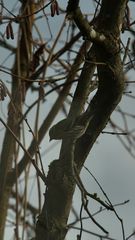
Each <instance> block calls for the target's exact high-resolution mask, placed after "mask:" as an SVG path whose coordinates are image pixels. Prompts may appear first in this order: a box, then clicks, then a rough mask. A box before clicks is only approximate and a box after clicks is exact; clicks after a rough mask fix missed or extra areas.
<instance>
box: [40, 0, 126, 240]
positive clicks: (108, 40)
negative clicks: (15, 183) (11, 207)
mask: <svg viewBox="0 0 135 240" xmlns="http://www.w3.org/2000/svg"><path fill="white" fill-rule="evenodd" d="M126 2H127V1H126V0H119V1H118V0H110V1H108V0H103V1H102V3H101V9H100V13H99V15H98V17H97V18H96V19H95V21H93V26H94V30H95V31H96V34H97V37H94V38H93V36H92V35H91V28H90V27H89V24H88V22H87V20H86V19H85V18H84V17H83V16H82V14H81V11H80V9H79V7H78V3H79V1H69V2H68V8H67V12H68V16H70V18H71V17H72V18H73V19H74V21H75V22H76V24H77V26H78V28H79V29H80V31H81V33H82V35H83V36H84V37H86V38H87V39H89V40H90V41H92V42H93V47H92V51H93V50H94V52H95V58H96V62H97V71H98V80H99V85H98V90H97V93H96V94H95V96H94V98H93V99H92V101H91V103H90V104H89V106H88V109H87V110H86V112H85V113H84V114H83V115H82V117H81V122H83V124H84V125H86V123H88V121H89V125H88V127H87V130H86V132H85V134H84V135H83V136H82V137H81V138H80V139H79V140H78V141H77V142H76V145H75V150H74V153H73V155H74V156H73V158H74V161H75V163H76V167H77V169H78V172H80V171H81V168H82V166H83V163H84V161H85V160H86V157H87V155H88V153H89V152H90V150H91V148H92V146H93V144H94V142H95V141H96V139H97V137H98V136H99V134H100V133H101V131H102V130H103V128H104V127H105V125H106V123H107V121H108V119H109V117H110V115H111V113H112V112H113V110H114V109H115V107H116V106H117V104H118V103H119V101H120V100H121V97H122V93H123V89H124V75H123V70H122V69H123V66H122V62H121V59H120V39H119V38H120V26H121V24H122V21H123V15H124V11H125V7H126ZM110 6H112V7H111V8H110ZM102 34H103V35H102ZM101 35H102V36H104V38H103V40H101V38H100V36H101ZM90 53H91V52H90ZM87 60H90V61H91V56H90V55H89V54H88V59H87ZM98 63H100V64H98ZM85 67H86V64H84V67H83V70H82V74H81V76H80V79H79V81H78V86H77V89H76V92H75V95H74V98H73V102H72V105H71V109H70V111H69V115H68V117H67V121H68V123H69V130H70V129H71V127H72V126H76V124H77V121H78V120H77V119H78V116H80V114H81V113H82V108H83V106H84V103H85V101H84V99H86V98H87V93H88V92H87V89H86V87H88V85H90V83H91V77H92V76H91V71H93V70H92V68H93V65H92V64H90V65H89V68H88V66H87V73H86V71H85V73H84V69H85ZM88 76H89V77H88ZM78 101H79V104H78V105H77V103H78ZM76 106H78V109H77V110H76ZM71 113H72V114H71ZM69 145H70V138H68V137H67V138H66V139H65V138H64V139H63V140H62V147H61V152H60V157H59V159H58V160H54V161H53V162H52V163H51V165H50V168H49V173H48V177H47V188H46V192H45V202H44V206H43V209H42V212H41V214H40V216H39V218H38V222H37V226H36V240H38V239H41V238H42V239H47V240H62V239H64V238H65V236H66V233H67V230H68V229H67V220H68V216H69V212H70V209H71V204H72V197H73V194H74V190H75V179H74V176H73V174H72V167H71V165H70V164H69V161H70V162H71V159H69V156H70V154H71V152H70V150H71V149H70V147H69ZM72 150H73V149H72ZM67 156H68V157H67Z"/></svg>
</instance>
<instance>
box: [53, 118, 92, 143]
mask: <svg viewBox="0 0 135 240" xmlns="http://www.w3.org/2000/svg"><path fill="white" fill-rule="evenodd" d="M87 126H88V124H85V125H84V124H81V122H79V121H76V122H74V123H73V121H69V119H63V120H61V121H60V122H58V123H57V124H55V125H54V126H53V127H52V128H51V129H50V131H49V136H50V141H51V140H52V139H55V140H60V139H64V138H69V137H70V138H71V139H72V140H73V139H76V140H77V139H78V138H80V137H81V136H82V135H83V134H84V133H85V131H86V128H87Z"/></svg>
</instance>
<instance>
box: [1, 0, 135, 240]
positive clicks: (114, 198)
mask: <svg viewBox="0 0 135 240" xmlns="http://www.w3.org/2000/svg"><path fill="white" fill-rule="evenodd" d="M16 2H17V1H16ZM65 2H66V3H67V1H62V0H61V1H59V3H61V4H63V7H64V6H65ZM91 2H92V1H91V0H81V1H80V4H81V7H82V10H83V11H84V12H89V9H90V8H91V5H92V3H91ZM13 3H15V1H10V0H6V1H5V0H4V4H5V6H6V7H8V9H10V10H11V9H12V7H13ZM131 6H132V7H131V10H132V12H133V13H134V12H135V4H131ZM91 13H92V10H91ZM61 21H62V17H61V16H58V17H57V20H56V18H49V24H50V27H51V30H52V32H53V36H54V37H55V34H56V33H57V30H58V29H59V28H60V27H59V25H60V22H61ZM40 28H41V31H42V33H43V35H45V36H46V35H47V34H48V33H46V28H45V26H44V25H41V26H40ZM14 29H16V26H14ZM0 32H1V33H3V32H4V26H3V25H2V27H1V30H0ZM126 36H127V38H126ZM126 36H125V39H124V41H125V42H126V41H127V39H128V37H129V36H128V34H127V35H126ZM10 41H11V40H9V42H10ZM16 41H17V39H16V38H15V40H14V41H12V42H11V43H14V44H16ZM5 54H6V52H5V50H2V48H1V56H0V65H1V64H2V62H3V60H4V58H5V56H6V55H5ZM12 63H13V59H12V57H10V58H9V59H8V60H7V61H6V63H5V65H6V64H8V66H9V65H11V66H12ZM134 76H135V73H134V72H132V74H130V80H133V81H134V80H135V77H134ZM1 79H2V80H5V81H7V80H8V81H9V80H10V77H9V76H7V75H5V74H2V73H1ZM7 86H8V87H10V85H9V84H8V83H7ZM130 88H131V90H132V95H135V92H134V91H135V86H134V85H131V86H129V89H130ZM34 96H35V95H34V94H33V95H31V96H30V95H29V96H28V97H27V103H29V104H30V103H32V101H33V99H34ZM35 97H36V96H35ZM55 98H56V96H55V95H54V98H52V96H51V97H50V98H49V102H48V103H47V104H46V102H45V104H46V105H45V106H42V110H43V111H42V110H41V119H43V117H44V108H45V111H46V113H47V111H49V109H50V107H51V105H52V104H53V102H54V101H55ZM7 103H8V100H7V99H6V101H4V102H2V103H0V114H1V115H2V116H4V115H5V116H6V114H7V113H6V106H7ZM120 106H122V108H123V109H124V110H127V109H128V111H129V112H131V113H132V114H135V107H134V103H133V101H130V100H129V99H128V98H126V97H123V99H122V101H121V103H120ZM33 114H34V111H32V112H31V113H30V115H29V117H28V120H31V118H32V116H33ZM58 118H59V120H60V119H62V118H64V116H63V115H62V114H59V117H57V119H56V120H55V121H56V122H57V121H58ZM112 119H113V120H114V119H115V122H116V123H117V124H120V123H121V124H123V123H122V121H121V118H120V117H119V115H118V114H116V113H113V114H112ZM0 127H1V128H2V126H1V124H0ZM129 127H130V129H133V128H135V123H134V121H130V126H129ZM107 130H111V129H110V128H109V126H107ZM3 132H4V131H1V136H2V135H3ZM30 139H31V136H30V133H28V137H27V143H28V144H29V142H30ZM1 140H2V138H0V144H2V142H1ZM51 144H54V142H53V143H49V137H48V136H47V137H46V139H45V140H44V141H43V142H42V144H41V152H44V151H45V152H46V154H45V156H43V162H44V166H45V169H46V168H47V165H48V164H49V163H50V162H51V161H52V160H54V159H56V158H58V156H59V148H60V142H59V143H58V144H57V146H56V147H54V148H53V151H51V152H49V153H48V152H47V149H48V147H50V146H51ZM85 166H86V167H88V168H89V169H90V171H91V172H92V173H93V174H94V176H95V177H96V178H97V180H98V181H99V182H100V184H101V186H102V187H103V189H104V191H105V192H106V193H107V195H108V197H109V198H110V200H111V202H112V203H113V204H116V203H121V202H124V201H125V200H128V199H129V200H130V202H129V203H128V204H126V205H124V206H119V207H117V208H116V210H117V212H118V213H119V216H120V217H121V218H122V219H123V221H124V228H125V233H126V237H127V236H128V235H130V234H131V233H132V231H133V230H135V159H133V158H132V157H131V156H130V155H129V154H128V152H127V151H126V150H125V149H124V148H123V146H122V145H121V143H120V142H119V140H118V139H117V138H116V137H115V136H113V135H107V134H101V135H100V137H99V138H98V139H97V143H96V144H95V145H94V147H93V149H92V151H91V153H90V155H89V156H88V158H87V161H86V163H85ZM81 176H82V180H83V183H84V185H85V186H86V188H87V191H88V192H90V193H94V192H97V193H98V195H99V197H101V199H102V198H103V199H104V196H103V194H102V193H101V191H100V189H99V187H98V186H97V184H96V183H95V181H94V180H93V179H92V177H91V176H90V175H89V173H88V172H87V171H86V170H85V169H83V170H82V173H81ZM43 192H44V188H43ZM32 198H33V200H34V201H35V202H36V199H35V193H33V194H31V199H32ZM80 203H81V197H80V193H79V190H78V189H77V190H76V194H75V196H74V199H73V205H74V207H75V209H76V210H77V209H78V212H79V209H80ZM89 204H90V209H92V210H91V211H92V212H91V213H94V212H96V211H97V210H98V209H99V207H100V206H99V205H98V204H96V203H95V202H94V201H92V200H90V202H89ZM96 219H97V220H98V222H100V223H101V224H102V225H103V226H104V227H105V228H106V229H107V230H108V231H109V232H110V236H111V237H114V238H115V239H117V240H122V231H121V226H120V223H119V222H118V220H117V219H116V217H115V216H114V213H111V212H109V211H106V212H103V213H100V214H99V215H97V217H96ZM70 221H73V218H72V217H70V219H69V222H70ZM78 226H79V225H78ZM84 228H86V229H87V230H89V231H94V232H99V233H102V232H101V231H99V229H97V227H96V226H95V225H94V224H93V223H92V222H91V221H90V220H88V221H86V220H85V221H84ZM13 231H14V229H13V227H12V228H9V227H8V228H7V231H6V235H5V239H10V237H11V236H12V234H13ZM77 233H78V232H77V231H75V230H73V231H70V232H69V234H68V236H67V238H66V239H67V240H73V239H76V235H77ZM11 239H12V237H11ZM82 239H83V240H88V239H91V240H96V239H98V238H97V237H94V236H92V235H88V234H86V233H84V234H83V238H82ZM130 239H131V240H132V239H135V237H132V238H130Z"/></svg>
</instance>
